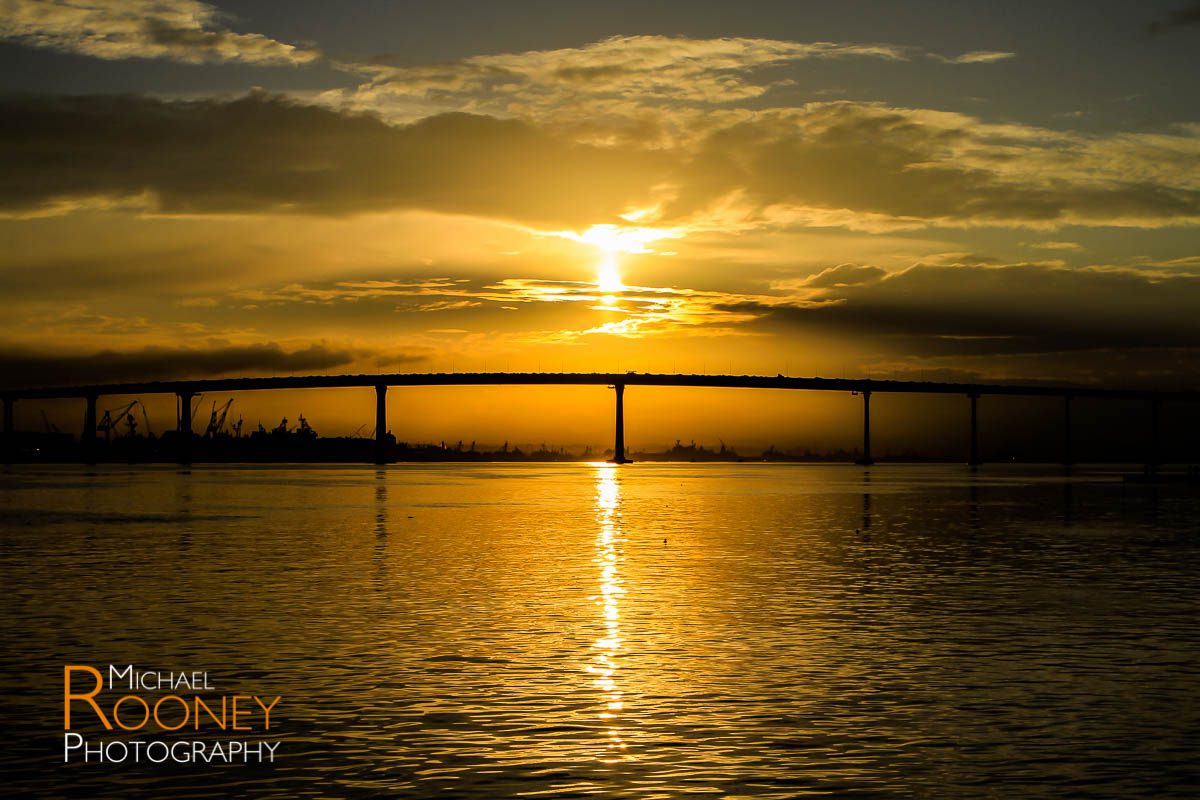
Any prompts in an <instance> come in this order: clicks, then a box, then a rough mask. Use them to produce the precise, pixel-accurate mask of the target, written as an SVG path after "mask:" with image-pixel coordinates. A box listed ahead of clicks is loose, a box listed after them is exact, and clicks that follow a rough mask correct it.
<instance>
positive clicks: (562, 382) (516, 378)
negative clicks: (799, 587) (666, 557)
mask: <svg viewBox="0 0 1200 800" xmlns="http://www.w3.org/2000/svg"><path fill="white" fill-rule="evenodd" d="M616 384H623V385H625V386H692V387H710V388H730V389H802V390H809V391H829V392H907V393H914V394H968V395H1023V396H1042V397H1068V396H1069V397H1109V398H1147V399H1160V400H1165V399H1184V400H1196V399H1200V392H1195V391H1150V390H1139V389H1103V388H1093V387H1080V386H1046V385H1028V384H1026V385H1020V384H1002V383H942V382H937V381H889V380H870V379H852V378H786V377H783V376H782V375H776V376H775V377H770V376H765V375H666V374H657V373H644V372H563V373H554V372H550V373H547V372H428V373H390V374H380V375H290V376H281V377H271V378H265V377H264V378H207V379H200V380H181V381H142V382H136V383H108V384H89V385H82V386H49V387H41V388H22V389H6V390H0V396H3V397H4V398H6V399H8V398H11V399H12V400H22V399H48V398H64V397H94V396H98V395H143V394H200V393H203V392H244V391H259V390H264V389H320V388H350V387H367V388H373V387H376V386H612V385H616Z"/></svg>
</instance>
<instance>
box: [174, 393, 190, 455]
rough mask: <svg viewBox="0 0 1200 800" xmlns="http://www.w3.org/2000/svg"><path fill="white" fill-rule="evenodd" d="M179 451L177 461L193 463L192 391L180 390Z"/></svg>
mask: <svg viewBox="0 0 1200 800" xmlns="http://www.w3.org/2000/svg"><path fill="white" fill-rule="evenodd" d="M177 396H178V398H179V428H178V433H179V452H178V453H177V456H178V457H177V458H176V461H178V462H179V463H180V464H190V463H192V397H193V396H194V394H193V393H192V392H179V393H178V395H177Z"/></svg>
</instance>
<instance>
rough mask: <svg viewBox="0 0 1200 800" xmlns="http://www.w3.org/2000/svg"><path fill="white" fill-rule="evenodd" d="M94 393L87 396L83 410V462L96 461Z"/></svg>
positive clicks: (81, 437)
mask: <svg viewBox="0 0 1200 800" xmlns="http://www.w3.org/2000/svg"><path fill="white" fill-rule="evenodd" d="M97 399H98V398H97V397H96V395H94V394H89V395H88V396H87V398H86V400H87V405H86V406H85V407H84V410H83V435H82V436H80V437H79V441H80V444H82V445H83V463H85V464H95V463H96V400H97Z"/></svg>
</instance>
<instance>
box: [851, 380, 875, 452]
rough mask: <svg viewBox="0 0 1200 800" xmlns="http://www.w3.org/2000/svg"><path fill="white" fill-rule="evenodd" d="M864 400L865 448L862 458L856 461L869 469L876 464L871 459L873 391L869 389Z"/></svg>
mask: <svg viewBox="0 0 1200 800" xmlns="http://www.w3.org/2000/svg"><path fill="white" fill-rule="evenodd" d="M862 399H863V447H862V456H861V457H860V458H859V459H858V461H856V462H855V463H857V464H862V465H863V466H864V467H869V466H870V465H872V464H874V463H875V459H873V458H871V390H870V389H867V390H866V391H864V392H863V393H862Z"/></svg>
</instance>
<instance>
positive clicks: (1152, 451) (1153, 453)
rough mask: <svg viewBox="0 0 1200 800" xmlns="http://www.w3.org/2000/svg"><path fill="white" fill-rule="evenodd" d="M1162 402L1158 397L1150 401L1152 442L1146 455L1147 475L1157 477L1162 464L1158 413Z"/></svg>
mask: <svg viewBox="0 0 1200 800" xmlns="http://www.w3.org/2000/svg"><path fill="white" fill-rule="evenodd" d="M1159 405H1160V401H1159V399H1158V398H1157V397H1154V398H1151V400H1150V442H1149V452H1147V453H1146V474H1147V475H1155V474H1157V473H1158V466H1159V464H1160V463H1161V454H1160V453H1159V449H1158V411H1159V408H1158V407H1159Z"/></svg>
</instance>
